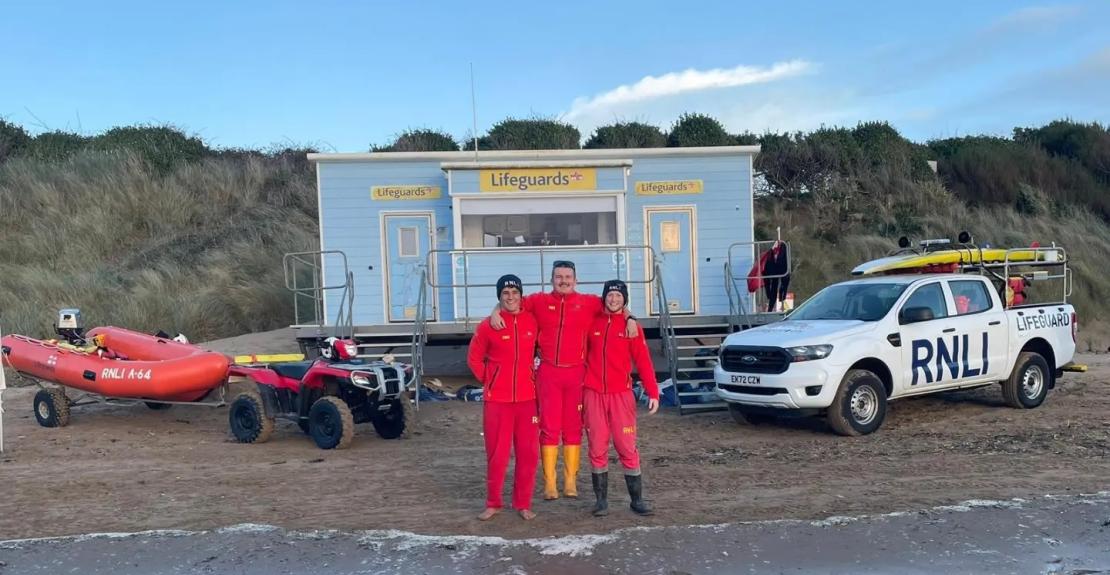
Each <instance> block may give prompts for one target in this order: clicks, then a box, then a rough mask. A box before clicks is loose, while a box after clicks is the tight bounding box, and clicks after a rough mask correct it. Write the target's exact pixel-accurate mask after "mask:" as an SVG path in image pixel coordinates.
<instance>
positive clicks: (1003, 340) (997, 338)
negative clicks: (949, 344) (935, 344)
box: [948, 279, 1008, 382]
mask: <svg viewBox="0 0 1110 575" xmlns="http://www.w3.org/2000/svg"><path fill="white" fill-rule="evenodd" d="M948 289H949V291H950V292H951V293H952V303H953V310H954V311H955V315H954V317H953V318H952V319H953V321H952V325H953V326H955V327H956V333H957V335H959V337H960V339H959V342H958V345H959V347H960V360H959V361H960V369H961V374H962V379H964V380H965V381H968V382H974V381H998V380H1000V379H1002V378H1003V377H1005V376H1004V374H1005V373H1007V367H1008V366H1007V365H1006V359H1007V353H1008V342H1007V335H1008V334H1007V331H1006V312H1005V311H1004V310H1003V309H1002V306H1001V305H995V298H992V297H991V294H990V292H989V291H988V289H989V288H988V287H987V284H986V283H984V282H982V281H980V280H976V279H952V280H948Z"/></svg>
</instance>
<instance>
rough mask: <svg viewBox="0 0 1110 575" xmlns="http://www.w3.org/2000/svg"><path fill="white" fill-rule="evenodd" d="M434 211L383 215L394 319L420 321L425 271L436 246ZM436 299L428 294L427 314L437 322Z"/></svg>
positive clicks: (388, 304) (388, 311)
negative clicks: (421, 294) (429, 254)
mask: <svg viewBox="0 0 1110 575" xmlns="http://www.w3.org/2000/svg"><path fill="white" fill-rule="evenodd" d="M432 222H433V220H432V214H431V212H406V213H403V214H383V215H382V232H383V235H384V237H383V238H382V239H383V241H382V247H383V249H382V252H383V255H384V259H385V262H384V263H385V266H384V267H385V307H386V319H387V320H388V321H390V322H397V323H403V322H412V321H415V320H416V311H417V304H418V303H419V301H420V290H421V289H423V287H424V286H423V285H422V284H421V282H420V277H421V273H422V272H423V271H424V268H425V267H426V262H427V257H428V250H431V249H432V246H433V239H432V232H433V230H434V229H435V226H434V224H433V223H432ZM429 273H430V272H429ZM434 301H435V298H434V297H432V293H431V292H430V288H429V293H428V294H427V300H426V301H425V303H424V317H425V318H426V319H427V320H428V321H434V320H435V319H436V317H435V306H434V305H433V302H434Z"/></svg>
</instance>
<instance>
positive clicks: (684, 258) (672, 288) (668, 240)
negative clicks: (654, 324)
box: [644, 206, 697, 315]
mask: <svg viewBox="0 0 1110 575" xmlns="http://www.w3.org/2000/svg"><path fill="white" fill-rule="evenodd" d="M644 216H645V217H644V219H645V222H646V224H647V229H646V230H645V235H646V236H647V237H648V242H649V243H650V245H651V247H652V248H653V249H654V250H655V254H656V257H657V258H659V259H658V261H659V264H660V275H661V277H662V280H663V289H664V291H665V292H666V296H667V301H666V303H665V305H666V306H667V310H668V311H669V312H670V313H672V314H676V313H677V314H683V313H695V312H696V311H697V310H696V309H695V302H696V301H697V268H696V267H695V265H694V260H695V259H696V258H697V246H696V245H694V242H695V241H696V238H697V236H696V235H695V234H694V222H695V221H696V217H695V214H694V208H693V206H673V207H671V206H668V207H662V206H652V207H646V208H644ZM648 273H649V275H650V274H651V271H650V270H648ZM650 287H651V289H649V290H648V294H649V296H648V300H649V302H650V304H649V306H650V307H649V309H650V312H651V314H652V315H658V314H659V304H660V302H658V301H656V300H657V299H658V298H657V297H656V294H655V289H654V286H650Z"/></svg>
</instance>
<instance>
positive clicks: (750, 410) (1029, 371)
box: [714, 274, 1077, 435]
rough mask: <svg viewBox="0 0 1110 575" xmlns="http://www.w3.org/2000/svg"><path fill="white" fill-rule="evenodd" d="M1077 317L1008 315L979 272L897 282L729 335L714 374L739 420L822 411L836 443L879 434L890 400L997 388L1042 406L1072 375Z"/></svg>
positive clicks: (836, 292) (859, 283)
mask: <svg viewBox="0 0 1110 575" xmlns="http://www.w3.org/2000/svg"><path fill="white" fill-rule="evenodd" d="M1076 328H1077V325H1076V316H1075V310H1074V309H1073V308H1072V306H1071V305H1068V304H1066V303H1058V304H1050V305H1031V306H1022V307H1014V308H1010V309H1005V308H1004V306H1003V303H1002V301H1001V299H1000V297H999V294H998V291H997V290H996V289H995V287H994V285H993V284H992V283H991V281H990V280H989V279H988V278H987V277H984V276H981V275H977V274H931V275H894V276H879V277H868V278H863V279H856V280H850V281H845V282H842V283H838V284H833V285H831V286H828V287H826V288H825V289H823V290H821V291H820V292H818V293H817V294H816V295H814V296H813V297H812V298H810V299H809V300H808V301H806V302H805V303H804V304H802V305H801V306H799V307H798V308H797V309H795V310H794V311H792V312H791V313H790V314H789V315H787V317H786V318H785V319H783V320H782V321H780V322H777V323H773V324H769V325H765V326H761V327H757V328H753V329H749V330H747V331H742V332H738V333H734V334H731V335H729V336H728V338H726V339H725V341H724V343H723V344H722V345H721V350H720V357H719V358H718V359H719V361H718V364H717V366H716V367H715V368H714V379H715V380H716V383H717V394H718V395H719V396H720V397H721V399H723V400H724V401H726V402H728V405H729V410H730V411H731V412H732V414H733V417H735V418H736V419H737V420H738V421H748V422H751V423H759V422H761V421H765V420H769V419H771V418H773V417H775V416H779V415H817V414H820V413H824V414H825V415H826V416H827V418H828V421H829V425H830V426H831V427H832V429H833V430H834V431H835V432H837V433H839V434H841V435H864V434H868V433H871V432H873V431H875V430H876V429H878V428H879V426H880V425H882V423H883V419H884V417H885V416H886V404H887V401H889V400H892V399H899V398H902V397H910V396H915V395H922V394H926V393H934V392H938V391H948V390H953V389H961V388H970V387H978V386H983V385H988V384H993V383H1001V384H1002V396H1003V398H1004V399H1005V402H1006V403H1007V404H1008V405H1010V406H1013V407H1016V408H1025V409H1031V408H1034V407H1037V406H1038V405H1040V404H1041V403H1042V402H1043V401H1044V399H1045V395H1046V394H1047V393H1048V390H1049V389H1052V387H1053V386H1054V385H1055V384H1056V379H1057V377H1058V376H1059V375H1060V373H1061V370H1063V369H1067V368H1070V367H1072V366H1071V365H1070V362H1071V361H1072V356H1073V355H1074V353H1075V338H1076Z"/></svg>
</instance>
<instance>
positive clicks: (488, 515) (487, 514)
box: [478, 507, 501, 521]
mask: <svg viewBox="0 0 1110 575" xmlns="http://www.w3.org/2000/svg"><path fill="white" fill-rule="evenodd" d="M498 513H501V510H500V509H498V508H496V507H486V510H485V511H483V512H482V513H481V515H479V516H478V521H489V520H490V519H493V516H494V515H497V514H498Z"/></svg>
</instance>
